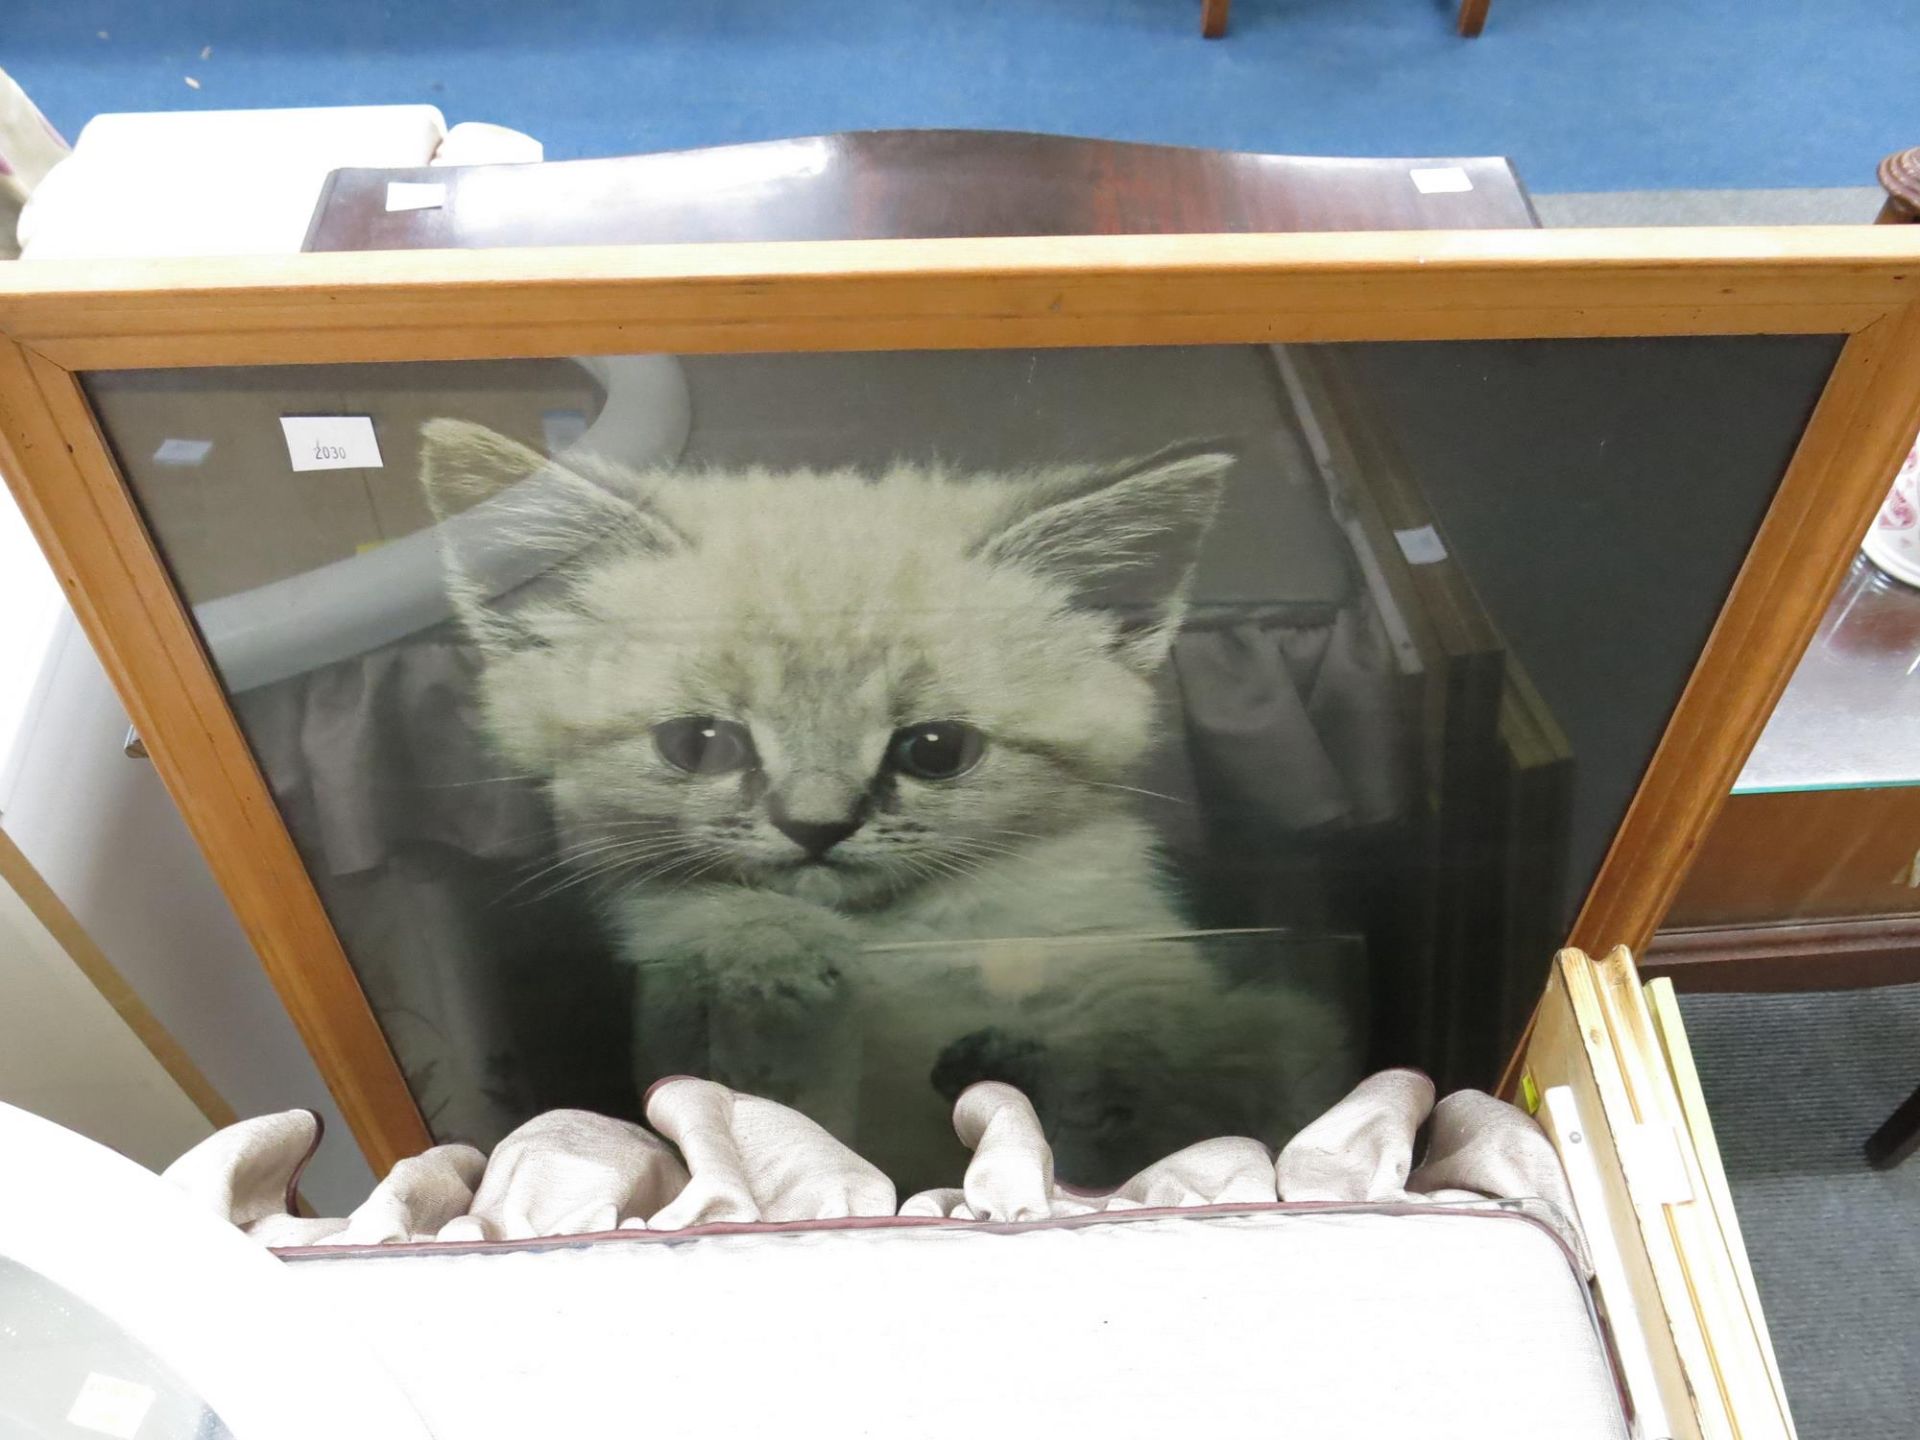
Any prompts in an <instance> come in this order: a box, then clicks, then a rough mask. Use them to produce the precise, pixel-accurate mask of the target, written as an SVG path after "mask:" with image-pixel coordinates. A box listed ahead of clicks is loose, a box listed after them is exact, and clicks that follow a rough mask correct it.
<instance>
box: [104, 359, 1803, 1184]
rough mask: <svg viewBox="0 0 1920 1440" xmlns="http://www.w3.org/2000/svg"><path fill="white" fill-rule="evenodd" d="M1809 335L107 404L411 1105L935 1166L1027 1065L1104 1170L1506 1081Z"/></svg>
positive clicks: (627, 372) (1076, 1161) (561, 373)
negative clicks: (669, 1102)
mask: <svg viewBox="0 0 1920 1440" xmlns="http://www.w3.org/2000/svg"><path fill="white" fill-rule="evenodd" d="M1833 353H1834V346H1833V342H1831V341H1830V340H1828V339H1826V338H1815V339H1802V338H1791V339H1785V340H1777V341H1758V342H1753V341H1737V342H1736V341H1718V340H1715V341H1695V340H1684V341H1658V342H1652V341H1645V342H1554V343H1551V344H1549V343H1544V342H1542V343H1534V342H1524V343H1514V344H1503V345H1483V344H1476V345H1467V344H1440V345H1398V346H1361V347H1304V348H1293V349H1289V350H1286V351H1275V350H1272V349H1269V348H1267V347H1255V346H1219V347H1207V348H1181V349H1154V348H1138V349H1113V350H1064V351H1041V352H994V351H986V352H952V353H915V354H910V355H886V354H864V355H863V354H851V355H773V356H705V357H683V358H674V357H663V356H638V357H611V358H595V359H591V360H581V361H568V360H550V361H525V362H473V363H468V364H463V365H393V366H362V367H283V368H279V369H274V370H259V371H238V372H233V371H219V372H173V373H140V374H113V375H97V376H94V377H92V379H91V382H90V387H91V391H92V394H93V396H94V399H95V402H96V405H97V407H98V409H99V412H100V414H101V417H102V419H103V422H104V424H105V426H106V428H107V430H108V433H109V435H110V436H111V438H112V440H113V443H114V445H115V447H116V449H117V451H118V452H119V455H120V458H121V460H122V463H123V465H124V467H125V469H126V472H127V474H128V477H129V480H130V482H131V484H132V486H133V488H134V491H135V493H136V495H137V497H138V499H139V501H140V503H141V505H142V507H143V509H144V511H145V513H146V515H147V517H148V520H149V522H150V524H151V525H152V527H153V530H154V532H155V534H156V537H157V538H158V540H159V542H160V544H161V547H162V549H163V551H164V553H165V555H166V557H167V559H168V561H169V563H170V564H171V566H172V567H173V570H174V573H175V576H176V578H177V580H178V582H179V584H180V586H181V588H182V590H183V592H184V593H185V595H186V596H187V598H188V599H189V601H191V602H192V603H193V605H194V607H195V614H196V617H197V618H198V620H199V622H200V624H201V627H202V629H203V632H204V633H205V634H206V636H207V639H208V643H209V646H210V648H211V650H212V652H213V655H214V658H215V661H216V664H217V665H218V666H219V668H220V670H221V673H222V676H223V678H224V679H225V681H226V683H227V685H228V687H229V690H230V691H231V692H232V694H233V697H234V703H235V708H236V710H237V712H238V714H239V717H240V720H241V723H242V726H243V728H244V730H245V731H246V734H247V737H248V739H249V741H250V743H251V744H252V745H253V747H254V750H255V753H256V754H257V755H258V756H259V758H260V761H261V764H262V767H263V769H264V770H265V772H266V774H267V776H268V778H269V781H270V783H271V784H272V787H273V790H274V793H275V797H276V799H277V800H278V802H279V804H280V806H281V808H282V811H283V813H284V814H285V815H286V817H287V820H288V824H289V826H290V828H291V830H292V833H293V835H294V837H295V840H296V842H297V843H298V844H299V846H300V848H301V851H302V854H303V855H304V856H305V858H306V860H307V863H308V865H309V868H310V870H311V871H312V874H313V877H314V880H315V883H316V884H317V885H318V887H319V889H320V892H321V895H322V897H323V899H324V900H325V902H326V904H327V906H328V910H329V913H330V915H331V916H332V918H333V920H334V923H335V925H336V926H337V928H338V929H339V931H340V934H341V937H342V940H343V942H344V944H345V946H346V949H347V952H348V954H349V956H350V957H351V958H352V961H353V963H354V966H355V968H356V970H357V972H358V974H359V976H360V979H361V981H362V983H363V985H364V987H365V989H366V991H367V993H368V996H369V998H370V1000H371V1002H372V1003H373V1005H374V1007H375V1010H376V1012H377V1013H378V1015H379V1017H380V1020H381V1023H382V1025H383V1026H384V1028H385V1029H386V1032H387V1034H388V1036H389V1038H390V1040H391V1041H392V1043H393V1045H394V1048H395V1051H396V1053H397V1054H398V1056H399V1057H400V1059H401V1062H402V1065H403V1068H404V1069H405V1071H406V1073H407V1077H408V1081H409V1084H410V1085H411V1086H412V1088H413V1090H414V1093H415V1095H416V1096H417V1097H418V1098H419V1100H420V1102H421V1104H422V1107H423V1110H424V1111H425V1112H426V1114H427V1116H428V1119H429V1122H430V1124H431V1126H432V1127H433V1129H434V1131H435V1133H436V1135H438V1136H439V1137H441V1138H443V1139H452V1138H461V1139H469V1140H473V1141H475V1142H477V1143H481V1144H490V1143H492V1142H493V1141H495V1140H497V1139H498V1138H499V1136H500V1135H501V1134H503V1133H504V1132H505V1131H506V1130H507V1129H509V1128H511V1127H512V1126H513V1125H514V1124H517V1123H518V1122H519V1121H521V1120H523V1119H525V1118H527V1117H528V1116H529V1115H531V1114H532V1113H535V1112H536V1111H538V1110H541V1109H545V1108H549V1107H552V1106H555V1105H576V1106H581V1107H584V1108H591V1109H596V1110H601V1111H605V1112H607V1113H611V1114H618V1115H630V1116H635V1115H637V1114H638V1113H639V1108H640V1101H641V1095H642V1093H643V1091H644V1089H645V1087H646V1086H647V1085H648V1084H649V1083H651V1082H652V1081H653V1080H655V1079H657V1078H659V1077H661V1076H663V1075H666V1074H672V1073H676V1072H692V1073H698V1074H702V1075H707V1076H711V1077H712V1078H715V1079H719V1080H721V1081H723V1082H725V1083H728V1084H732V1085H734V1086H736V1087H738V1088H741V1089H744V1090H749V1091H753V1092H755V1093H760V1094H765V1095H769V1096H771V1097H772V1098H775V1099H781V1100H786V1101H788V1102H790V1103H794V1104H797V1105H798V1106H799V1107H800V1108H801V1109H803V1110H805V1111H806V1112H807V1113H809V1114H811V1115H813V1116H814V1118H816V1119H818V1120H819V1121H821V1123H823V1124H825V1125H827V1126H828V1127H829V1128H830V1129H832V1130H834V1131H835V1133H837V1134H840V1135H841V1136H842V1137H843V1138H846V1139H848V1140H850V1141H855V1142H856V1143H857V1145H858V1148H859V1149H861V1150H862V1151H863V1152H864V1153H867V1154H869V1155H873V1156H875V1157H876V1158H880V1159H882V1161H883V1163H885V1164H887V1166H888V1168H889V1169H890V1171H891V1173H893V1174H894V1177H895V1178H896V1180H898V1181H900V1182H901V1183H903V1184H907V1185H909V1186H913V1185H919V1184H923V1183H931V1182H932V1181H934V1180H937V1179H940V1178H942V1177H946V1176H950V1175H951V1174H952V1173H953V1169H952V1166H953V1163H954V1158H953V1157H954V1155H955V1154H956V1153H957V1150H956V1147H955V1144H954V1142H953V1139H952V1136H951V1134H950V1131H949V1129H948V1127H947V1124H946V1120H945V1115H946V1113H947V1110H948V1108H949V1106H950V1103H951V1099H952V1097H953V1096H954V1095H955V1094H957V1093H958V1091H959V1090H960V1089H961V1088H964V1086H965V1085H967V1084H968V1083H971V1082H972V1081H975V1080H981V1079H1000V1080H1007V1081H1009V1082H1011V1083H1014V1084H1017V1085H1020V1086H1021V1087H1022V1088H1023V1089H1025V1090H1026V1091H1027V1092H1028V1093H1029V1094H1030V1095H1031V1096H1032V1097H1033V1098H1034V1099H1035V1101H1036V1104H1037V1105H1038V1107H1039V1108H1040V1110H1041V1112H1042V1116H1043V1119H1044V1120H1045V1121H1046V1123H1047V1126H1048V1130H1049V1133H1050V1134H1051V1135H1054V1136H1056V1137H1058V1144H1059V1147H1060V1156H1059V1159H1060V1163H1061V1167H1062V1170H1061V1173H1062V1175H1063V1176H1064V1177H1065V1178H1067V1179H1069V1180H1073V1181H1077V1182H1080V1183H1111V1182H1115V1181H1118V1180H1120V1179H1123V1178H1124V1177H1125V1176H1126V1174H1127V1173H1129V1171H1130V1170H1131V1169H1134V1168H1137V1167H1139V1166H1141V1165H1144V1164H1146V1163H1148V1162H1150V1161H1152V1160H1154V1159H1156V1158H1158V1157H1159V1156H1161V1155H1163V1154H1165V1153H1167V1151H1168V1150H1170V1149H1174V1148H1178V1146H1179V1145H1182V1144H1185V1143H1188V1142H1190V1141H1192V1140H1197V1139H1200V1138H1202V1137H1204V1136H1208V1135H1216V1134H1222V1133H1236V1132H1237V1133H1247V1134H1253V1135H1256V1136H1258V1137H1259V1138H1261V1139H1263V1140H1265V1141H1267V1142H1269V1143H1270V1144H1276V1145H1277V1144H1279V1143H1280V1142H1282V1141H1284V1140H1285V1139H1286V1137H1287V1135H1288V1134H1289V1133H1290V1131H1291V1129H1292V1128H1293V1127H1295V1126H1296V1125H1297V1124H1298V1123H1299V1122H1300V1121H1301V1120H1303V1119H1304V1118H1306V1117H1308V1116H1311V1115H1313V1114H1316V1113H1318V1111H1319V1110H1321V1109H1323V1108H1325V1106H1326V1105H1328V1104H1330V1103H1331V1102H1332V1101H1333V1100H1334V1099H1336V1098H1337V1097H1338V1096H1339V1095H1340V1094H1341V1093H1342V1092H1343V1091H1344V1090H1345V1089H1346V1088H1347V1087H1348V1086H1349V1085H1350V1084H1351V1083H1352V1082H1353V1081H1354V1080H1355V1079H1357V1078H1358V1077H1359V1076H1360V1075H1361V1074H1363V1073H1365V1071H1366V1070H1367V1069H1369V1068H1372V1067H1377V1066H1379V1065H1382V1064H1391V1063H1415V1064H1420V1065H1423V1066H1425V1067H1427V1068H1429V1069H1431V1070H1434V1071H1435V1072H1436V1074H1437V1075H1438V1076H1439V1078H1441V1079H1442V1080H1443V1081H1444V1082H1447V1083H1483V1084H1484V1083H1488V1082H1489V1081H1490V1080H1491V1078H1492V1070H1493V1068H1494V1067H1495V1066H1496V1065H1497V1064H1498V1061H1499V1058H1500V1056H1501V1054H1502V1052H1503V1050H1504V1048H1505V1046H1506V1044H1507V1042H1509V1041H1510V1040H1511V1039H1512V1037H1513V1035H1514V1033H1515V1032H1516V1031H1517V1028H1518V1025H1519V1023H1520V1020H1521V1017H1523V1016H1524V1013H1525V1011H1526V1009H1527V1007H1528V1006H1530V1004H1531V1003H1532V1000H1533V999H1534V996H1535V994H1536V992H1537V988H1538V985H1539V982H1540V977H1541V975H1542V972H1543V968H1544V964H1545V960H1546V957H1547V954H1548V953H1549V952H1550V950H1551V948H1552V947H1553V945H1554V944H1555V943H1556V942H1557V940H1558V939H1559V938H1560V937H1561V936H1562V935H1564V933H1565V927H1566V925H1567V923H1568V921H1569V920H1570V918H1571V914H1572V910H1573V907H1574V906H1575V904H1576V903H1577V900H1578V895H1579V892H1580V891H1581V889H1583V888H1584V884H1585V882H1586V880H1587V878H1588V877H1590V876H1591V875H1592V873H1593V871H1594V870H1595V868H1596V867H1597V866H1598V864H1599V859H1600V855H1601V853H1602V852H1603V850H1604V847H1605V844H1606V841H1607V838H1608V837H1609V836H1610V834H1611V832H1612V829H1613V827H1614V826H1615V825H1616V824H1617V823H1618V820H1619V817H1620V815H1621V814H1622V813H1623V811H1624V809H1625V806H1626V804H1627V801H1628V799H1629V798H1630V797H1631V794H1632V789H1633V786H1634V784H1635V783H1637V777H1638V774H1639V772H1640V769H1641V768H1642V767H1643V766H1644V764H1645V763H1646V758H1647V756H1648V755H1649V754H1650V753H1651V750H1652V747H1653V745H1654V743H1655V741H1656V740H1657V738H1658V735H1659V733H1660V727H1661V725H1662V724H1663V723H1664V719H1665V715H1666V713H1667V711H1668V710H1669V709H1670V708H1671V706H1672V703H1673V700H1674V698H1675V697H1676V696H1677V695H1678V693H1679V689H1680V687H1681V686H1682V685H1683V684H1684V682H1685V679H1686V676H1687V674H1688V672H1689V670H1690V668H1691V664H1692V658H1693V656H1694V655H1695V654H1696V653H1697V651H1698V649H1699V647H1700V645H1701V644H1702V643H1703V642H1704V639H1705V636H1706V633H1707V630H1708V629H1709V628H1710V626H1711V624H1712V620H1713V616H1714V615H1715V614H1716V613H1717V610H1718V607H1719V604H1720V602H1721V600H1722V599H1723V598H1724V595H1725V592H1726V589H1727V586H1728V585H1729V584H1730V583H1731V579H1732V575H1733V573H1734V572H1735V571H1736V570H1737V568H1738V564H1739V561H1740V558H1741V556H1742V555H1743V554H1744V552H1745V549H1746V546H1747V544H1748V543H1749V540H1750V538H1751V535H1752V533H1753V529H1754V527H1755V526H1756V525H1757V524H1758V521H1759V518H1760V516H1761V515H1762V514H1763V513H1764V509H1765V505H1766V503H1767V500H1768V498H1769V497H1770V496H1771V494H1772V490H1773V487H1774V486H1775V485H1776V484H1777V482H1778V479H1779V476H1780V474H1781V472H1782V470H1783V469H1784V465H1785V461H1786V457H1787V455H1788V453H1789V452H1790V449H1791V445H1792V442H1793V440H1794V438H1795V437H1796V436H1797V434H1798V430H1799V428H1800V425H1801V424H1802V423H1803V421H1804V416H1805V412H1806V409H1807V408H1808V407H1810V405H1811V403H1812V399H1813V397H1814V396H1815V395H1816V394H1817V392H1818V388H1819V384H1820V382H1821V380H1822V379H1823V377H1824V374H1825V371H1826V368H1827V367H1828V366H1829V365H1830V364H1831V360H1832V356H1833ZM1629 359H1630V360H1631V362H1632V363H1627V362H1628V360H1629ZM1708 381H1712V382H1714V383H1713V384H1712V385H1709V384H1708V383H1707V382H1708ZM1760 401H1764V402H1766V403H1764V404H1761V403H1759V402H1760ZM1756 415H1758V416H1760V417H1761V418H1755V417H1756ZM289 416H297V417H304V419H305V420H306V421H309V422H310V421H312V420H313V419H314V418H315V417H318V418H320V419H322V420H324V419H326V418H327V417H335V418H337V419H341V420H346V419H356V420H357V418H358V417H365V418H369V419H370V420H371V422H372V431H373V434H374V436H375V438H376V439H377V444H378V450H379V459H380V464H379V465H378V466H377V467H376V466H372V465H367V464H354V465H352V466H350V467H343V468H311V467H312V466H314V465H325V464H332V463H333V461H330V460H329V459H328V458H327V456H326V455H324V454H322V455H318V456H316V455H307V454H304V453H300V454H296V453H295V452H294V451H291V450H289V449H288V442H287V440H286V439H285V438H284V437H285V435H286V434H287V433H289V432H288V431H285V430H283V428H282V426H281V425H280V421H281V420H282V419H283V418H286V417H289ZM298 428H299V429H300V431H301V433H302V434H303V435H309V434H311V433H312V425H311V424H310V423H309V424H303V425H302V426H301V427H298ZM356 443H358V442H356ZM337 458H338V457H335V459H337ZM355 458H364V457H363V456H356V457H355Z"/></svg>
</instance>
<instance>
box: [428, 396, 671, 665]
mask: <svg viewBox="0 0 1920 1440" xmlns="http://www.w3.org/2000/svg"><path fill="white" fill-rule="evenodd" d="M583 471H584V467H583V466H580V465H577V464H571V463H570V464H562V463H560V462H559V461H557V460H549V459H548V458H547V457H546V456H544V455H542V454H540V452H539V451H537V450H532V449H529V448H528V447H527V446H525V445H522V444H521V443H520V442H519V441H517V440H511V439H509V438H508V437H507V436H505V435H502V434H500V433H498V432H497V431H494V430H489V429H488V428H487V427H486V426H484V425H476V424H474V423H473V422H472V421H468V420H429V421H427V423H426V424H425V425H423V426H421V427H420V484H421V488H422V489H424V490H425V491H426V496H427V504H428V505H429V506H430V507H431V508H432V510H433V514H434V518H435V519H436V520H437V521H439V522H440V523H439V526H438V530H439V538H440V553H441V555H442V557H443V558H444V560H445V561H446V568H447V590H448V593H449V594H450V595H451V596H452V597H453V602H454V607H455V609H456V610H457V611H458V612H459V614H460V617H461V619H462V620H464V621H465V622H466V624H467V627H468V629H469V630H470V631H472V633H473V635H474V637H475V638H476V639H477V640H479V641H480V642H481V644H482V645H483V646H487V647H488V648H493V647H496V646H502V647H504V646H511V645H513V644H515V643H518V642H519V641H520V640H522V639H524V637H520V636H517V635H516V634H515V633H514V627H513V622H512V621H511V620H509V619H507V618H505V617H503V616H501V615H499V614H497V613H495V612H494V611H492V610H491V609H489V608H488V602H489V601H491V600H492V599H493V598H494V596H495V595H497V594H499V593H500V592H501V591H502V590H505V589H509V588H511V587H512V586H514V585H517V584H520V583H521V582H523V581H525V580H528V579H530V578H531V577H532V576H533V575H536V574H538V573H539V572H540V571H542V570H544V569H546V568H548V567H550V566H552V565H557V564H559V563H561V562H562V561H565V560H567V559H569V558H571V557H572V556H575V555H578V554H580V553H581V552H583V551H585V550H587V549H589V548H590V547H593V546H596V545H603V544H607V543H619V544H622V545H625V546H627V547H629V548H631V549H635V550H642V551H649V550H650V551H659V552H665V551H668V550H672V549H676V548H678V547H680V546H681V545H683V544H685V543H686V542H685V540H684V537H682V536H681V535H680V533H679V532H678V531H676V530H675V529H674V528H673V526H672V524H671V523H670V522H669V521H668V520H667V519H666V518H665V517H664V516H663V515H661V514H660V513H659V512H658V511H657V510H655V509H653V508H652V507H651V506H649V505H647V504H645V503H644V502H642V501H641V500H640V499H638V498H637V494H638V492H637V490H636V489H635V488H634V486H633V482H632V477H631V476H624V475H622V474H621V473H620V472H618V471H616V470H615V469H614V468H613V467H606V476H605V478H606V480H607V481H608V482H609V483H606V484H600V483H596V480H595V478H593V477H592V476H590V475H589V474H588V473H583ZM622 479H624V480H626V482H627V484H626V485H624V486H620V485H619V482H620V481H621V480H622ZM526 481H533V482H534V483H533V484H530V485H527V486H526V488H525V489H524V490H521V491H519V492H517V494H514V490H515V487H516V486H519V485H521V484H522V482H526ZM616 487H618V488H616ZM623 490H624V491H625V492H627V493H621V492H622V491H623ZM510 494H513V495H514V498H513V500H512V503H511V504H500V505H496V506H494V507H492V509H491V510H490V511H489V512H481V513H478V514H471V513H469V512H471V511H472V510H473V507H475V506H477V505H479V504H481V503H482V502H484V501H498V500H500V499H501V498H502V497H507V496H509V495H510Z"/></svg>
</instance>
